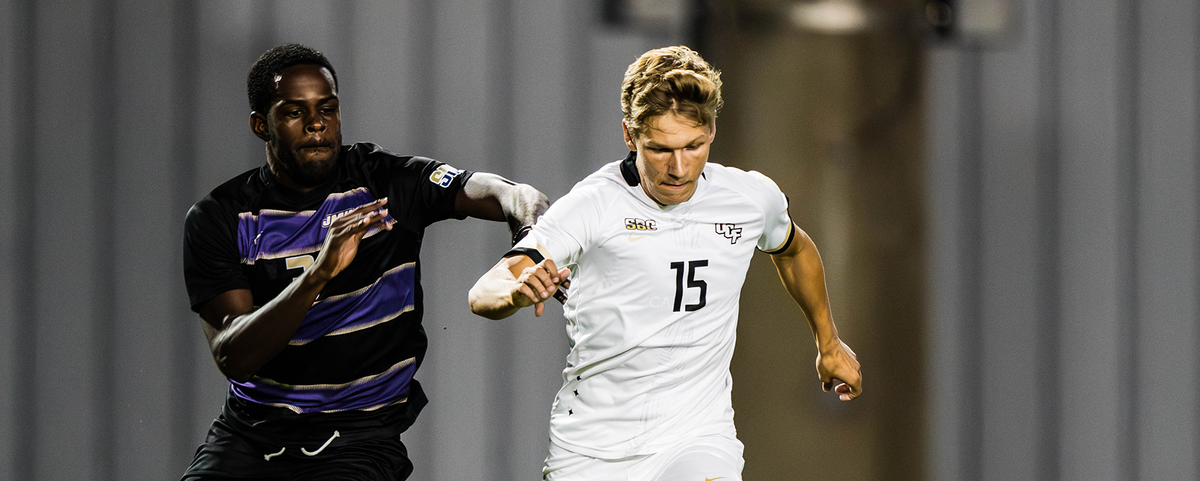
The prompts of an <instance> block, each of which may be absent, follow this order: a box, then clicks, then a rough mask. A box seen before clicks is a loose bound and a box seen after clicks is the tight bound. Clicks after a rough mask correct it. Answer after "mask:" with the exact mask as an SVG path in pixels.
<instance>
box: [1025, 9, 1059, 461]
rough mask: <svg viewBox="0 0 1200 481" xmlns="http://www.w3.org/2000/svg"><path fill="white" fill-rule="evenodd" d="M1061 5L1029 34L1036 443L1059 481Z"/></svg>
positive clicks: (1037, 457) (1038, 455)
mask: <svg viewBox="0 0 1200 481" xmlns="http://www.w3.org/2000/svg"><path fill="white" fill-rule="evenodd" d="M1058 9H1059V2H1058V0H1051V1H1046V2H1036V6H1029V7H1028V10H1027V11H1032V12H1034V14H1035V16H1036V18H1038V22H1037V24H1036V25H1037V27H1036V28H1030V29H1029V30H1028V31H1030V32H1031V33H1032V32H1037V33H1036V36H1035V37H1036V40H1035V41H1036V43H1037V45H1038V54H1037V63H1038V77H1039V80H1038V85H1037V88H1036V95H1037V98H1038V109H1037V115H1036V119H1035V122H1034V129H1035V130H1034V131H1035V132H1036V134H1035V136H1036V143H1037V156H1038V167H1037V173H1036V175H1037V180H1036V181H1035V184H1036V189H1037V197H1038V200H1037V204H1038V212H1037V214H1036V216H1037V222H1038V235H1037V237H1038V238H1037V244H1036V246H1035V249H1036V251H1037V252H1036V254H1033V255H1031V257H1033V258H1034V259H1035V262H1036V263H1037V267H1036V273H1035V281H1034V286H1035V289H1036V290H1037V292H1038V299H1037V303H1038V306H1037V308H1038V312H1037V316H1038V319H1037V324H1038V326H1037V329H1036V334H1035V335H1036V340H1035V350H1036V359H1035V364H1034V365H1035V366H1037V369H1035V370H1034V372H1035V373H1036V376H1037V381H1036V384H1035V386H1036V394H1035V403H1036V406H1037V408H1036V413H1035V414H1036V419H1035V425H1036V426H1038V430H1037V433H1036V439H1035V440H1034V458H1032V460H1031V461H1032V463H1033V464H1034V467H1033V468H1034V470H1035V471H1034V474H1035V476H1034V479H1039V480H1043V481H1054V480H1057V479H1059V477H1060V475H1059V473H1060V472H1061V469H1060V468H1059V466H1060V462H1059V460H1060V454H1059V453H1060V452H1061V449H1060V440H1061V437H1062V436H1061V429H1060V424H1061V423H1060V421H1059V411H1060V409H1061V405H1062V387H1061V382H1062V376H1061V372H1060V371H1061V369H1060V359H1059V358H1060V355H1059V343H1060V338H1061V335H1060V331H1061V328H1060V325H1059V319H1060V315H1061V312H1062V309H1061V305H1062V303H1061V293H1062V286H1061V284H1060V278H1061V273H1060V269H1059V267H1060V256H1061V254H1060V248H1059V246H1060V234H1059V230H1060V228H1059V214H1058V213H1059V210H1060V197H1061V195H1060V191H1059V186H1060V182H1059V178H1060V174H1059V171H1060V169H1059V159H1058V155H1059V152H1060V142H1059V137H1060V135H1059V120H1060V117H1061V116H1060V115H1059V112H1058V106H1059V97H1060V94H1061V90H1062V86H1061V82H1060V81H1059V78H1060V76H1059V70H1058V65H1059V62H1060V61H1061V59H1060V58H1059V51H1060V50H1059V35H1058V29H1057V27H1056V26H1057V25H1058V18H1059V15H1058Z"/></svg>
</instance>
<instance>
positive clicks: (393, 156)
mask: <svg viewBox="0 0 1200 481" xmlns="http://www.w3.org/2000/svg"><path fill="white" fill-rule="evenodd" d="M342 155H343V159H344V160H345V162H346V165H347V166H348V167H349V168H350V169H351V170H355V169H366V170H374V169H402V168H414V167H415V170H418V171H419V170H421V169H422V168H424V167H425V166H426V165H428V164H435V163H438V162H437V161H436V160H433V159H430V158H428V157H421V156H419V155H400V154H397V153H395V152H392V151H390V150H388V149H385V148H383V147H380V146H379V145H378V144H373V143H370V142H356V143H353V144H350V145H344V146H342Z"/></svg>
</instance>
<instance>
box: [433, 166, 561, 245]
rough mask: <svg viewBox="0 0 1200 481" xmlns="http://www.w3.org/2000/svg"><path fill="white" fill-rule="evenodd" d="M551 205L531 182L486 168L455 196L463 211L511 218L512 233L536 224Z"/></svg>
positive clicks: (502, 218) (474, 175)
mask: <svg viewBox="0 0 1200 481" xmlns="http://www.w3.org/2000/svg"><path fill="white" fill-rule="evenodd" d="M549 207H550V201H549V199H547V198H546V195H545V194H543V193H541V192H540V191H538V190H537V189H535V188H533V187H532V186H529V185H527V184H518V183H515V182H512V181H510V180H508V179H505V178H504V177H501V176H498V175H495V174H489V173H487V172H476V173H475V174H473V175H472V176H471V178H470V179H468V180H467V183H466V185H464V186H463V188H462V190H461V191H460V192H459V196H458V198H457V199H456V200H455V209H456V210H457V211H458V212H459V213H460V214H466V215H469V216H471V217H477V218H481V219H488V220H494V221H505V222H508V226H509V229H511V230H512V232H513V233H516V231H517V229H519V228H521V226H526V225H533V223H534V222H536V221H537V218H538V217H539V216H541V215H542V213H544V212H546V209H548V208H549Z"/></svg>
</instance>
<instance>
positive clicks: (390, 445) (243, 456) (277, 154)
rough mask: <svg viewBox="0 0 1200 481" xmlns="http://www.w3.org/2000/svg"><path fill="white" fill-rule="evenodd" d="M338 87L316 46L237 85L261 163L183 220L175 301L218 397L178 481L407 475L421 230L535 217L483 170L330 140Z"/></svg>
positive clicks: (417, 402) (531, 204)
mask: <svg viewBox="0 0 1200 481" xmlns="http://www.w3.org/2000/svg"><path fill="white" fill-rule="evenodd" d="M337 86H338V84H337V75H336V73H335V71H334V69H333V66H332V65H330V63H329V61H328V60H326V58H325V57H324V56H323V55H322V54H321V53H320V52H317V51H315V50H313V49H310V48H307V47H303V46H300V45H294V44H289V45H282V46H279V47H276V48H273V49H271V50H268V51H267V52H266V53H264V54H263V55H262V57H260V58H259V60H258V62H256V63H255V64H254V66H253V67H252V68H251V70H250V74H249V76H248V79H247V87H248V88H247V91H248V96H249V98H250V106H251V109H252V112H251V113H250V129H251V131H253V132H254V134H255V135H256V136H258V137H259V138H261V139H262V140H263V141H264V142H265V143H266V154H267V163H266V165H264V166H262V167H260V168H257V169H253V170H251V171H248V172H245V173H243V174H241V175H239V176H237V177H234V178H233V179H231V180H230V181H228V182H226V183H225V184H223V185H221V186H219V187H217V188H216V189H214V190H213V191H212V192H211V193H210V194H209V195H208V196H207V197H205V198H204V199H203V200H201V201H200V202H198V203H196V205H195V206H193V207H192V209H191V210H190V211H189V212H188V214H187V219H186V223H185V232H184V276H185V280H186V284H187V289H188V295H189V297H190V301H191V305H192V309H193V310H194V311H196V312H197V313H199V315H200V317H201V319H202V322H201V326H202V327H203V329H204V334H205V336H206V337H207V338H208V343H209V347H210V349H211V350H212V354H213V359H214V360H215V361H216V363H217V366H218V368H219V369H220V370H221V372H222V373H223V374H225V376H226V377H228V378H229V381H230V390H229V393H228V396H227V400H226V403H225V406H224V407H223V409H222V410H221V414H220V416H219V417H218V418H217V419H216V420H215V421H213V424H212V427H211V428H210V430H209V432H208V437H207V439H206V440H205V442H204V444H202V445H201V446H200V448H199V449H198V450H197V452H196V457H195V459H194V461H193V462H192V465H191V466H190V467H189V468H188V470H187V472H186V473H185V474H184V476H183V479H184V480H202V479H256V480H258V479H281V480H282V479H355V480H357V479H364V480H366V479H370V480H402V479H406V478H407V477H408V475H409V474H410V473H411V472H412V469H413V468H412V463H411V462H410V461H409V459H408V457H407V451H406V450H405V447H404V445H403V444H402V443H401V442H400V433H401V432H403V431H404V430H405V429H407V428H408V427H409V426H410V425H411V424H412V422H413V420H414V419H415V418H416V416H417V414H418V413H419V412H420V410H421V408H422V406H424V404H425V403H426V398H425V395H424V393H423V392H422V391H421V386H420V384H418V383H417V381H415V380H414V379H413V374H414V372H415V371H416V369H417V367H418V366H419V365H420V364H421V359H422V358H423V357H424V353H425V347H426V337H425V331H424V329H423V328H422V327H421V314H422V309H423V305H422V300H421V284H420V279H421V274H420V272H421V266H420V261H419V259H418V254H419V251H420V247H421V238H422V235H423V233H424V230H425V227H426V226H428V225H429V224H432V223H434V222H437V221H439V220H444V219H449V218H458V219H462V218H465V217H467V216H470V217H478V218H482V219H488V220H494V221H507V222H508V223H509V226H510V228H512V229H513V231H514V232H518V231H519V230H520V228H521V227H522V226H525V225H531V224H533V223H534V221H535V220H536V218H537V216H538V215H539V214H541V213H542V212H544V211H545V210H546V208H547V206H548V202H547V200H546V196H545V195H543V194H542V193H541V192H538V191H537V190H536V189H534V188H532V187H530V186H528V185H524V184H514V183H512V182H509V181H508V180H505V179H504V178H502V177H499V176H496V175H493V174H487V173H483V172H469V171H465V170H458V169H455V168H453V167H450V166H449V165H447V164H444V163H441V162H437V161H434V160H432V159H427V158H421V157H412V156H398V155H395V154H392V153H390V152H388V151H386V150H383V149H381V148H380V147H378V146H376V145H372V144H354V145H342V144H341V140H342V137H341V118H340V112H339V109H338V90H337Z"/></svg>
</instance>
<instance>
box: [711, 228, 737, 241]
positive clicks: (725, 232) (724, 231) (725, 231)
mask: <svg viewBox="0 0 1200 481" xmlns="http://www.w3.org/2000/svg"><path fill="white" fill-rule="evenodd" d="M713 226H715V227H716V229H717V233H718V234H721V235H722V236H725V238H726V239H729V243H730V244H737V241H738V239H741V238H742V228H741V227H738V226H737V224H713Z"/></svg>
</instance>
